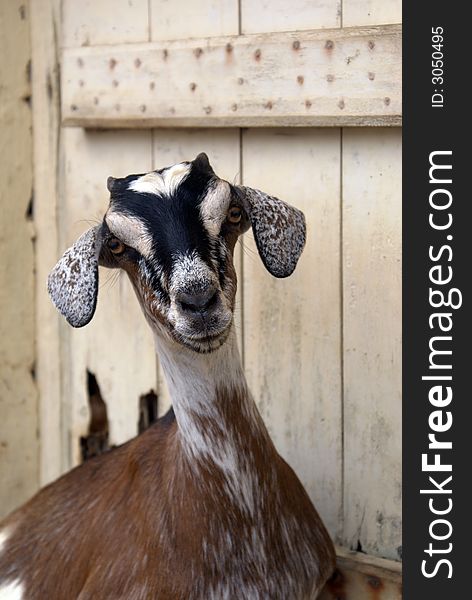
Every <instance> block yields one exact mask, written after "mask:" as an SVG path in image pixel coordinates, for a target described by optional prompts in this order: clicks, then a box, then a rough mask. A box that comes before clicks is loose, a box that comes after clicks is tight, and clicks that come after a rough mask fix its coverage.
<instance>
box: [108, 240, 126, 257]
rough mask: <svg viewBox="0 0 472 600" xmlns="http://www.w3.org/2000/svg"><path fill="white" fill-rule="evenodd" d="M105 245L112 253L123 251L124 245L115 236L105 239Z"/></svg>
mask: <svg viewBox="0 0 472 600" xmlns="http://www.w3.org/2000/svg"><path fill="white" fill-rule="evenodd" d="M107 246H108V248H109V250H110V251H111V252H113V254H122V253H123V252H124V251H125V245H124V244H123V242H120V240H119V239H117V238H110V239H109V240H108V241H107Z"/></svg>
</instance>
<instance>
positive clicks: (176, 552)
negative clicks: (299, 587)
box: [0, 390, 334, 600]
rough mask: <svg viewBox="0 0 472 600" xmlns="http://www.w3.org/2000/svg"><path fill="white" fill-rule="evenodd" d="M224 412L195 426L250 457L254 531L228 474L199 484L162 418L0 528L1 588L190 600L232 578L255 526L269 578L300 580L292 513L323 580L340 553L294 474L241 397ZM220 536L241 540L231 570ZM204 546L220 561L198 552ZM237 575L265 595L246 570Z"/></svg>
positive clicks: (206, 473)
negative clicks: (284, 524)
mask: <svg viewBox="0 0 472 600" xmlns="http://www.w3.org/2000/svg"><path fill="white" fill-rule="evenodd" d="M236 396H237V395H236ZM218 405H219V407H220V409H221V410H220V414H221V415H222V416H223V418H222V420H221V421H220V422H215V421H212V420H211V419H205V418H201V419H200V420H199V422H198V424H199V427H201V428H202V429H204V430H205V431H207V432H208V434H209V435H210V436H211V437H215V440H216V439H217V438H218V437H219V436H221V435H225V431H226V435H228V428H229V429H230V430H231V431H232V433H234V434H236V435H237V439H238V440H239V442H240V444H241V448H240V450H241V452H244V453H245V454H246V455H247V456H250V457H251V468H253V469H254V470H255V471H256V472H257V476H258V480H259V481H260V490H261V494H260V496H259V497H258V498H257V503H258V509H259V510H258V512H257V514H258V521H259V523H257V524H255V523H254V522H252V520H251V518H250V517H248V515H247V514H245V513H244V512H242V511H241V509H240V508H239V507H238V506H235V505H234V504H233V503H231V501H229V499H228V497H227V496H226V495H225V494H224V493H223V492H222V489H223V487H224V483H225V481H224V478H225V475H224V473H223V472H222V471H221V470H220V469H219V468H218V467H217V466H216V465H215V464H214V463H212V462H211V461H202V462H201V463H200V464H199V465H198V470H197V473H199V476H195V471H194V469H193V468H192V465H190V464H189V462H188V460H187V458H186V457H185V455H184V453H183V451H182V448H181V446H180V442H179V437H178V435H177V425H176V421H175V419H174V418H172V416H166V417H165V418H163V419H160V420H159V421H158V422H157V423H156V424H155V425H154V426H153V427H151V428H150V429H149V430H147V431H146V432H145V433H143V434H142V435H140V436H139V437H137V438H135V439H133V440H132V441H130V442H128V443H127V444H124V445H123V446H121V447H119V448H117V449H115V450H112V451H110V452H109V453H107V454H104V455H102V456H100V457H98V458H96V459H92V460H90V461H89V462H87V463H85V464H84V465H82V466H81V467H78V468H76V469H74V470H72V471H71V472H69V473H68V474H66V475H64V476H63V477H61V478H60V479H59V480H57V481H56V482H55V483H53V484H51V485H49V486H48V487H46V488H44V489H43V490H41V491H40V492H39V493H38V494H37V495H36V496H35V497H34V498H33V499H32V500H31V501H30V502H28V503H27V504H26V505H25V506H24V507H22V508H20V509H19V510H18V511H17V512H15V513H13V514H12V515H11V516H10V517H9V518H8V519H7V521H6V522H4V523H3V524H2V528H5V527H6V530H7V531H8V530H9V531H10V532H11V536H10V537H9V539H8V540H7V543H6V546H5V548H4V551H3V553H2V554H1V555H0V581H1V580H3V578H5V580H14V579H16V578H18V579H20V580H21V581H22V582H24V585H25V589H26V594H25V597H26V598H28V599H29V600H36V599H38V600H44V598H54V599H57V600H62V599H64V600H66V599H67V600H70V599H71V598H79V597H80V598H81V600H82V599H84V600H85V599H88V598H90V599H92V598H93V599H94V600H101V599H104V600H105V599H115V598H126V599H128V600H134V599H141V598H142V599H148V598H149V599H151V598H154V599H162V600H184V599H187V598H191V597H193V596H192V593H193V590H194V589H195V588H196V586H198V587H199V588H200V587H202V588H203V587H204V586H205V585H212V582H213V580H215V578H221V577H223V578H224V577H226V578H230V577H231V576H232V570H233V566H234V565H236V564H237V563H238V555H239V554H241V553H243V552H244V549H243V546H242V541H243V540H245V539H247V538H248V537H250V535H251V530H252V528H253V527H254V526H255V525H258V526H260V525H262V526H263V528H264V530H265V532H266V542H265V545H266V550H267V557H268V566H267V568H268V570H269V571H270V570H271V569H275V570H280V569H284V570H290V569H292V570H294V571H296V570H297V567H298V566H297V565H293V564H292V562H293V561H291V557H290V556H288V555H287V551H288V548H287V547H286V545H285V544H284V542H283V540H282V539H281V538H280V532H279V529H278V524H279V523H280V520H281V518H283V517H289V516H291V515H294V516H296V517H297V518H298V519H301V521H302V527H303V528H304V529H305V530H306V532H307V533H308V536H309V539H310V543H311V544H313V545H314V546H316V549H317V552H318V562H319V579H320V581H325V580H326V579H327V578H328V577H329V576H330V575H331V572H332V570H333V565H334V553H333V546H332V543H331V541H330V539H329V536H328V534H327V532H326V531H325V529H324V527H323V525H322V523H321V520H320V518H319V516H318V514H317V513H316V511H315V509H314V507H313V505H312V503H311V501H310V499H309V498H308V496H307V494H306V492H305V490H304V489H303V487H302V486H301V484H300V482H299V481H298V479H297V477H296V475H295V474H294V473H293V471H292V469H291V468H290V467H289V466H288V465H287V464H286V463H285V462H284V461H283V460H282V459H281V458H280V457H279V456H278V454H277V453H276V451H275V449H274V446H273V444H272V442H271V441H270V438H269V436H268V433H267V431H266V429H265V427H264V425H263V423H262V420H260V418H259V417H258V415H257V413H256V415H257V416H256V423H254V422H250V421H251V420H250V419H249V418H248V417H247V416H246V417H245V416H244V413H245V411H244V410H242V400H241V399H240V398H237V397H235V396H234V393H233V394H231V395H230V394H228V392H227V391H225V390H221V391H220V392H219V393H218ZM254 425H256V427H254ZM280 507H282V510H283V513H284V514H283V515H281V514H280ZM222 530H228V531H233V532H234V541H233V543H234V547H233V550H232V553H231V554H232V556H233V558H232V561H231V562H229V563H227V564H225V563H224V562H223V563H222V564H219V557H223V556H224V552H223V549H220V548H219V545H221V544H222V543H224V540H221V539H220V538H219V532H220V531H222ZM203 539H205V540H206V545H207V547H208V548H212V550H214V553H213V552H212V554H211V555H212V556H213V557H214V560H211V558H209V556H208V555H207V556H205V555H204V554H203V553H202V540H203ZM233 560H234V563H233ZM242 571H243V575H242V576H243V577H244V578H245V579H246V580H247V581H248V582H252V583H254V584H255V585H257V586H258V587H260V589H261V591H262V592H263V591H264V589H265V588H264V585H265V584H264V582H263V581H260V580H259V578H260V576H259V575H258V574H257V573H256V572H252V571H251V565H247V564H245V565H244V566H243V568H242ZM192 574H193V575H192ZM299 576H303V572H301V573H300V574H299ZM307 585H308V583H307ZM307 589H308V588H307ZM51 590H53V592H51ZM262 597H267V598H269V596H264V595H262ZM307 597H308V596H307ZM287 600H288V599H287Z"/></svg>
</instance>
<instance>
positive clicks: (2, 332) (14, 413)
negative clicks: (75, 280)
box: [0, 0, 39, 519]
mask: <svg viewBox="0 0 472 600" xmlns="http://www.w3.org/2000/svg"><path fill="white" fill-rule="evenodd" d="M30 60H31V45H30V10H29V2H22V1H20V0H12V1H9V2H0V81H1V84H0V128H1V135H0V165H1V167H0V169H1V174H2V183H1V185H0V207H1V218H0V256H1V260H0V415H1V420H0V519H1V518H2V517H3V516H4V515H5V514H7V513H8V512H10V511H11V510H13V509H14V508H16V506H17V505H18V504H19V503H21V502H24V501H25V500H26V499H27V498H28V497H29V496H30V495H31V494H32V493H33V492H35V491H36V489H37V488H38V484H39V460H38V450H39V440H38V437H37V430H38V390H37V387H36V385H35V378H34V369H35V325H36V324H35V310H34V299H35V277H34V262H35V257H34V242H33V240H34V229H33V223H32V216H31V215H29V214H28V209H29V205H30V202H31V195H32V188H33V164H32V161H31V155H32V151H33V138H32V134H31V125H32V118H31V108H30V104H29V103H28V102H25V99H27V98H30V97H31V81H30V79H29V77H28V64H29V61H30Z"/></svg>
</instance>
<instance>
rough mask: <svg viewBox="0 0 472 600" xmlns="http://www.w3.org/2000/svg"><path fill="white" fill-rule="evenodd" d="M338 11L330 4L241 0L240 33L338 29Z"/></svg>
mask: <svg viewBox="0 0 472 600" xmlns="http://www.w3.org/2000/svg"><path fill="white" fill-rule="evenodd" d="M340 25H341V9H340V4H339V2H338V1H335V2H333V0H317V1H316V2H313V0H291V2H290V5H288V4H287V0H241V31H242V33H264V32H268V33H270V32H274V31H302V30H304V29H321V28H328V27H333V28H334V27H339V26H340Z"/></svg>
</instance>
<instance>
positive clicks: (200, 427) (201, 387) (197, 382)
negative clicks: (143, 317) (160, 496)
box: [155, 327, 273, 467]
mask: <svg viewBox="0 0 472 600" xmlns="http://www.w3.org/2000/svg"><path fill="white" fill-rule="evenodd" d="M155 339H156V350H157V354H158V356H159V359H160V362H161V365H162V368H163V370H164V375H165V377H166V380H167V384H168V388H169V393H170V396H171V400H172V405H173V408H174V412H175V417H176V421H177V426H178V432H179V436H180V441H181V444H182V447H183V449H184V451H185V453H186V454H187V456H188V457H189V458H191V459H194V458H198V456H199V455H205V454H206V455H208V458H213V459H214V461H215V462H216V463H221V462H222V461H224V460H226V459H227V456H225V457H223V456H218V448H219V449H220V450H222V446H223V445H225V446H226V451H229V448H228V446H238V445H239V444H240V443H242V442H243V438H249V437H251V438H259V441H261V440H264V441H265V442H266V443H267V446H268V448H267V449H268V450H269V449H270V450H271V451H272V450H273V445H272V442H271V440H270V438H269V435H268V433H267V429H266V427H265V425H264V423H263V421H262V419H261V417H260V415H259V412H258V410H257V408H256V405H255V403H254V400H253V398H252V396H251V393H250V391H249V389H248V385H247V382H246V378H245V376H244V372H243V368H242V364H241V358H240V355H239V350H238V346H237V341H236V334H235V331H234V327H232V328H231V331H230V333H229V336H228V339H227V340H226V342H225V343H224V344H223V345H222V346H221V347H220V348H218V349H217V350H215V351H213V352H211V353H209V354H199V353H197V352H193V351H192V350H189V349H187V348H184V347H182V346H179V345H177V344H176V343H175V342H170V341H168V340H167V339H163V338H162V337H160V336H159V337H158V336H156V338H155ZM245 441H246V442H247V441H248V440H247V439H246V440H245ZM258 446H260V443H259V444H258ZM212 455H213V456H212ZM220 466H221V467H223V466H227V465H223V464H221V465H220Z"/></svg>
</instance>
